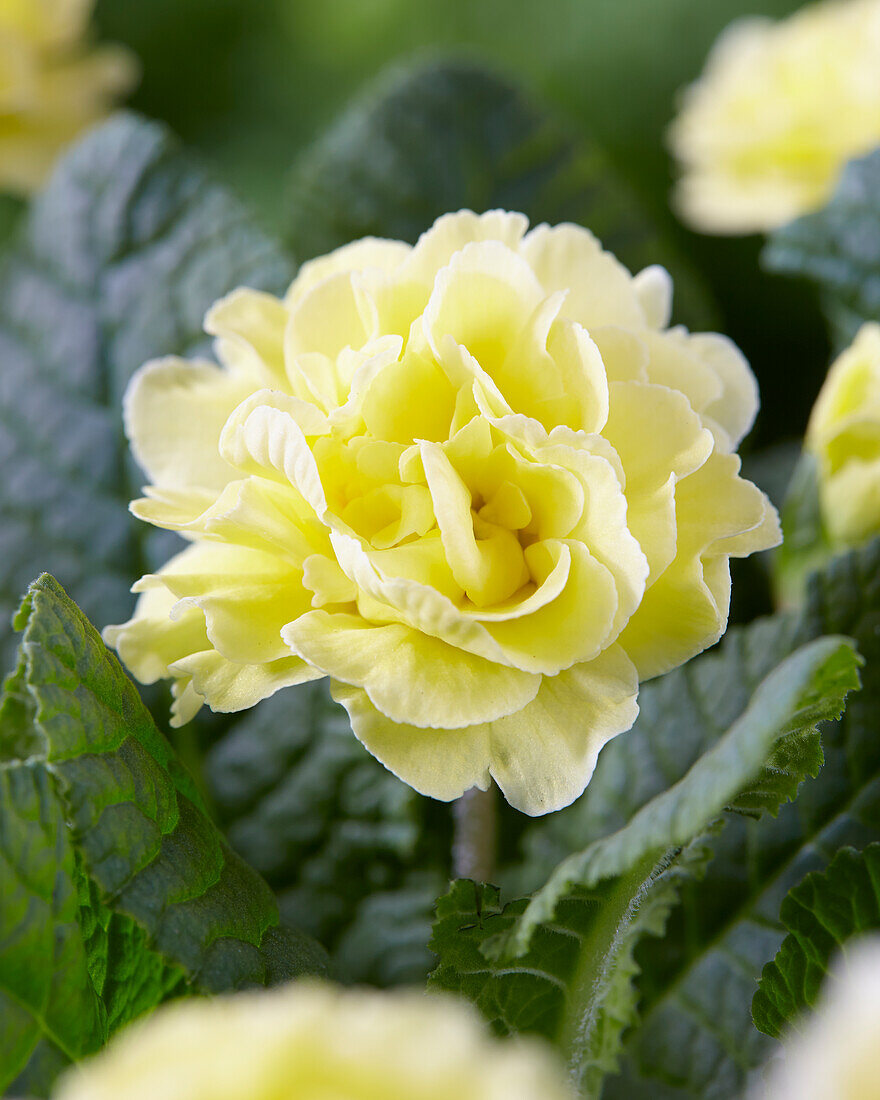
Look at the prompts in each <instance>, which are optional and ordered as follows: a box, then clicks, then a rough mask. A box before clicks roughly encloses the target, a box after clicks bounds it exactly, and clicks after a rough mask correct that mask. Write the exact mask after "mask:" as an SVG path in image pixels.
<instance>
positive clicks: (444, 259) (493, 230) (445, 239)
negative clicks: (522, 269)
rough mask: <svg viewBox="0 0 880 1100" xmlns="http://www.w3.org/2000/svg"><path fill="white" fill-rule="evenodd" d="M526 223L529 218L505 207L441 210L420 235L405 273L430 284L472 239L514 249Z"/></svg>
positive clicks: (527, 223) (527, 224)
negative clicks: (478, 210)
mask: <svg viewBox="0 0 880 1100" xmlns="http://www.w3.org/2000/svg"><path fill="white" fill-rule="evenodd" d="M528 226H529V221H528V218H526V217H524V216H523V215H522V214H512V213H508V211H506V210H489V211H488V212H487V213H485V214H474V213H473V212H472V211H470V210H459V211H458V212H457V213H455V214H444V215H443V216H442V217H440V218H438V219H437V220H436V221H435V222H434V224H433V225H432V226H431V228H430V229H428V230H426V232H424V233H423V234H422V235H421V237H419V239H418V241H417V242H416V245H415V248H414V249H413V251H412V255H411V256H410V257H409V259H408V261H407V263H406V276H407V277H408V278H409V279H412V280H414V281H419V282H422V283H424V284H426V285H427V286H433V284H434V278H435V276H436V274H437V272H438V271H439V270H440V269H441V268H442V267H445V266H446V264H448V263H449V261H450V260H451V259H452V257H453V256H454V255H455V253H456V252H460V251H461V249H463V248H464V247H465V246H466V245H468V244H471V243H472V242H474V241H500V242H501V243H502V244H504V245H506V246H507V247H508V248H512V249H516V247H517V245H518V244H519V242H520V240H521V239H522V236H523V234H524V233H525V231H526V230H527V229H528Z"/></svg>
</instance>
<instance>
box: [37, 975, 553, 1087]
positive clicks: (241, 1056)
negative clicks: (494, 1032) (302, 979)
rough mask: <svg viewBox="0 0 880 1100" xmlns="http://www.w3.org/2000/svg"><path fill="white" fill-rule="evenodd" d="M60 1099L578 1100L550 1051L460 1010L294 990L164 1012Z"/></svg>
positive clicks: (379, 996)
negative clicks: (504, 1035)
mask: <svg viewBox="0 0 880 1100" xmlns="http://www.w3.org/2000/svg"><path fill="white" fill-rule="evenodd" d="M53 1095H55V1100H282V1098H287V1097H289V1098H290V1100H294V1098H295V1100H329V1098H331V1097H332V1098H333V1100H376V1098H378V1097H381V1098H382V1100H573V1094H572V1092H571V1091H570V1089H569V1088H568V1087H567V1085H566V1084H565V1082H564V1080H563V1077H562V1072H561V1069H560V1068H559V1067H557V1065H556V1064H555V1063H554V1062H553V1061H552V1060H551V1056H550V1054H549V1052H548V1051H545V1050H544V1048H543V1047H541V1046H539V1045H538V1044H536V1043H535V1044H533V1043H532V1042H530V1041H522V1040H516V1041H514V1040H506V1041H502V1040H499V1039H495V1038H493V1037H491V1036H490V1035H489V1032H488V1029H487V1028H485V1027H484V1025H483V1024H482V1023H481V1022H480V1021H479V1020H478V1018H477V1016H476V1015H475V1014H474V1013H473V1012H472V1010H471V1009H470V1008H469V1007H467V1006H466V1005H465V1004H464V1003H463V1002H459V1001H455V1000H453V999H452V998H448V999H447V998H446V997H439V996H436V995H426V994H424V993H415V992H404V993H401V992H396V993H379V992H375V991H367V990H345V991H344V990H341V989H336V988H334V987H333V986H330V985H326V986H323V985H318V984H306V983H299V982H297V983H293V984H291V985H288V986H285V987H283V988H281V989H278V990H273V991H271V992H262V993H242V994H237V995H236V996H233V997H218V998H214V999H211V1000H188V1001H183V1002H179V1003H177V1004H176V1005H169V1006H167V1007H166V1008H162V1009H159V1010H158V1012H156V1013H155V1014H154V1015H153V1016H152V1017H150V1018H149V1019H148V1020H146V1021H144V1022H142V1023H137V1024H134V1025H133V1026H132V1027H130V1028H128V1029H127V1030H126V1031H125V1032H124V1033H123V1034H122V1035H120V1036H119V1037H118V1038H117V1039H115V1040H114V1041H113V1042H112V1043H111V1044H110V1046H109V1047H108V1048H107V1049H106V1050H105V1051H103V1052H102V1053H101V1054H99V1055H98V1056H97V1057H96V1058H94V1059H92V1060H91V1061H89V1062H85V1063H83V1064H82V1065H81V1066H80V1067H79V1068H77V1069H75V1070H73V1071H71V1072H70V1073H69V1074H68V1075H67V1076H66V1077H64V1078H62V1081H61V1084H60V1087H59V1089H58V1091H57V1093H56V1094H53Z"/></svg>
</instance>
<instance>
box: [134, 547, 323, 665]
mask: <svg viewBox="0 0 880 1100" xmlns="http://www.w3.org/2000/svg"><path fill="white" fill-rule="evenodd" d="M139 583H140V584H141V585H143V586H144V587H146V585H148V584H154V583H161V584H162V585H164V586H165V587H166V588H167V589H168V590H169V591H170V592H172V593H173V595H175V596H176V597H177V599H178V600H180V601H183V602H182V603H181V604H179V605H178V608H179V609H182V608H189V607H198V608H200V609H201V610H202V611H203V612H204V616H205V622H206V629H207V634H208V638H209V639H210V641H211V644H212V645H213V646H214V647H215V648H216V649H217V650H218V652H219V653H221V654H222V655H223V656H224V657H226V658H228V660H230V661H234V662H236V663H237V664H257V663H259V662H263V661H274V660H277V659H279V658H280V657H286V656H288V650H287V647H286V646H285V645H284V642H283V641H282V640H281V628H282V627H283V626H284V625H285V624H286V623H288V622H290V621H291V620H292V619H294V618H296V617H297V616H299V615H301V614H303V613H304V612H306V611H308V610H309V608H310V607H311V596H312V594H311V592H309V591H307V590H306V589H305V588H304V587H303V584H302V573H301V571H300V570H299V569H297V568H296V567H294V566H292V565H291V564H290V563H289V562H286V561H285V560H284V559H283V558H280V557H278V556H277V555H274V554H269V553H266V552H264V551H260V550H252V549H250V548H249V547H241V546H228V545H225V544H223V543H207V542H206V543H197V544H196V545H194V546H191V547H190V548H189V549H188V550H186V551H184V552H183V553H182V554H178V555H177V557H176V558H172V560H171V561H170V562H169V563H168V564H167V565H166V566H164V567H163V569H162V570H161V572H160V573H158V574H156V575H155V577H149V576H148V577H147V578H144V579H143V580H142V581H141V582H139ZM176 613H178V614H179V613H180V611H179V610H178V611H177V612H176Z"/></svg>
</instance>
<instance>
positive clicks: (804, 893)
mask: <svg viewBox="0 0 880 1100" xmlns="http://www.w3.org/2000/svg"><path fill="white" fill-rule="evenodd" d="M780 916H781V918H782V923H783V924H784V925H785V927H786V928H787V929H788V933H789V934H788V935H787V936H786V937H785V939H784V940H783V941H782V946H781V947H780V949H779V951H778V952H777V954H776V958H775V959H774V960H773V961H772V962H770V963H768V964H767V965H766V966H765V967H764V973H763V974H762V975H761V984H760V986H759V988H758V992H757V993H756V994H755V997H754V1000H753V1001H752V1018H753V1019H754V1021H755V1024H756V1026H757V1027H758V1028H759V1029H760V1030H761V1031H763V1032H764V1033H765V1034H767V1035H772V1036H773V1037H774V1038H776V1039H778V1038H780V1037H781V1036H782V1035H783V1034H784V1033H785V1032H786V1031H787V1030H789V1029H791V1028H793V1027H797V1026H798V1024H799V1022H800V1020H801V1017H802V1016H803V1015H804V1013H805V1012H806V1011H807V1010H808V1009H811V1008H813V1007H814V1006H815V1004H816V1001H817V999H818V994H819V990H820V988H821V985H822V983H823V981H824V980H825V978H826V976H827V974H828V968H829V965H830V963H831V961H832V959H833V958H834V956H835V955H837V953H838V952H839V951H840V950H841V949H842V948H844V947H845V945H846V943H847V942H848V941H849V940H850V939H851V938H852V937H854V936H859V935H862V934H865V933H868V932H873V933H876V932H877V931H878V930H880V844H869V845H868V847H867V848H865V849H864V851H862V852H857V851H856V850H855V849H854V848H843V849H841V850H840V851H839V852H838V853H837V855H836V856H835V857H834V859H833V860H832V861H831V863H829V865H828V867H827V869H826V870H825V871H824V872H821V873H820V872H817V871H814V872H812V873H811V874H809V875H807V876H806V878H805V879H804V881H803V882H801V883H799V884H798V885H797V886H795V887H794V889H793V890H790V891H789V893H788V894H787V895H786V898H785V900H784V901H783V903H782V909H781V911H780Z"/></svg>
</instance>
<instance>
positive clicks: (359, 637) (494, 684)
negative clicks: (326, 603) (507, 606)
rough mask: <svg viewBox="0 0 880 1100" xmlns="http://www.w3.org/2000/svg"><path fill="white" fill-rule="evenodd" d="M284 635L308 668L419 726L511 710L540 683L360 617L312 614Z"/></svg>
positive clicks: (448, 724)
mask: <svg viewBox="0 0 880 1100" xmlns="http://www.w3.org/2000/svg"><path fill="white" fill-rule="evenodd" d="M282 633H283V637H284V640H285V642H286V643H287V644H288V645H289V646H290V649H291V650H292V651H293V652H294V653H296V654H297V655H298V656H300V657H302V658H303V659H304V660H306V661H307V662H308V663H309V664H310V665H312V666H314V667H315V668H317V669H320V671H321V672H323V673H325V674H327V675H328V676H332V677H333V679H334V680H338V681H341V682H344V683H346V684H352V685H353V686H355V687H361V688H363V689H364V690H365V691H366V693H367V695H368V696H369V699H370V702H371V703H372V704H373V706H375V707H376V709H377V710H379V711H380V712H381V713H382V714H384V715H385V716H386V717H387V718H390V719H391V720H392V721H394V722H402V723H404V724H407V725H413V726H418V727H420V728H422V727H430V728H435V729H436V728H442V729H459V728H461V727H462V726H472V725H474V724H475V723H477V722H488V721H492V720H493V719H494V718H499V717H501V716H502V715H506V714H512V713H513V712H514V711H515V710H519V709H520V708H521V707H523V706H525V705H526V703H528V702H530V701H531V700H532V699H533V698H534V697H535V694H536V692H537V690H538V687H539V686H540V683H541V677H540V676H534V675H530V674H529V673H527V672H520V671H519V670H518V669H514V668H507V667H505V666H503V665H497V664H493V663H492V662H491V661H486V660H484V659H483V658H481V657H475V656H474V655H473V654H471V653H465V652H464V651H462V650H460V649H455V648H453V647H452V646H449V645H447V644H446V643H445V642H442V641H440V640H439V639H437V638H431V637H428V636H426V635H425V634H421V633H419V632H418V631H416V630H412V629H411V628H410V627H406V626H402V625H400V624H389V625H386V626H373V625H372V624H370V623H367V622H364V620H363V619H361V618H360V617H359V616H357V615H346V614H328V613H327V612H326V611H311V612H309V613H308V614H307V615H303V616H302V617H301V618H299V619H297V620H296V621H295V622H292V623H289V624H288V625H287V626H286V627H285V628H284V630H283V632H282Z"/></svg>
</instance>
